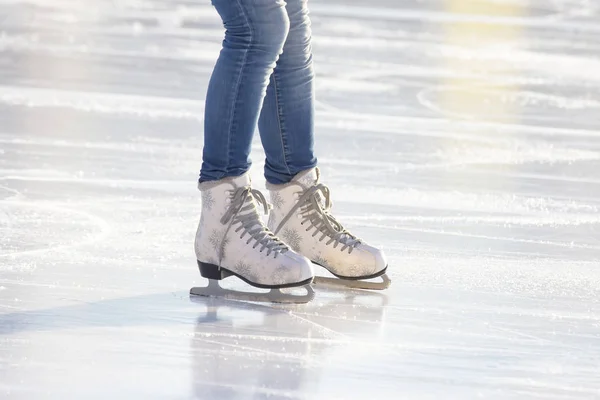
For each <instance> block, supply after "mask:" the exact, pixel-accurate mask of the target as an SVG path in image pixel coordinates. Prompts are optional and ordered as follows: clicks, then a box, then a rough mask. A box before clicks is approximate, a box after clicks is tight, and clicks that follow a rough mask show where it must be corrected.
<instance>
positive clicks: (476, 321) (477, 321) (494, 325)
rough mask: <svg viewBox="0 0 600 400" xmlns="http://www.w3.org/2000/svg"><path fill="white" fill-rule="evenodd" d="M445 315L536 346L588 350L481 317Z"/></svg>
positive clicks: (445, 312)
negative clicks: (505, 326)
mask: <svg viewBox="0 0 600 400" xmlns="http://www.w3.org/2000/svg"><path fill="white" fill-rule="evenodd" d="M443 314H444V315H446V316H449V317H451V318H452V319H453V320H454V321H458V320H467V321H469V326H474V325H483V326H484V327H485V328H486V329H491V330H494V331H496V332H501V333H507V334H509V335H514V336H517V337H520V338H522V339H527V340H531V341H533V342H536V344H539V345H542V344H543V345H549V346H552V347H556V348H567V349H571V350H577V351H581V352H585V351H586V349H584V348H583V347H579V346H573V345H571V344H567V343H561V342H560V341H559V340H551V339H546V338H543V337H540V336H539V335H534V334H531V333H525V332H522V331H520V330H517V329H511V328H504V327H502V326H499V323H498V322H489V321H485V320H484V321H482V319H481V317H468V316H465V315H461V314H457V313H452V312H447V311H444V312H443ZM480 335H481V336H486V334H485V333H483V332H482V333H480ZM499 338H504V337H503V336H500V337H499Z"/></svg>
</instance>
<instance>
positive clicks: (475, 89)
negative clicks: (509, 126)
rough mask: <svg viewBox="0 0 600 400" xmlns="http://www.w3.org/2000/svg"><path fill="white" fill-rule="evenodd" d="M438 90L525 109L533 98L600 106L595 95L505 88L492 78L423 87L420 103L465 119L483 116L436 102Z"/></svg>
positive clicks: (564, 106) (574, 106)
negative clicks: (463, 83) (481, 80)
mask: <svg viewBox="0 0 600 400" xmlns="http://www.w3.org/2000/svg"><path fill="white" fill-rule="evenodd" d="M436 93H438V94H439V93H457V96H460V94H461V93H465V94H467V93H468V94H471V95H479V96H482V97H483V96H487V97H491V98H492V100H495V99H497V98H502V101H503V102H504V103H506V102H507V101H508V102H509V103H508V104H509V105H510V104H513V105H514V107H515V108H517V109H522V107H523V106H527V105H528V104H530V103H532V101H535V103H534V104H535V105H536V106H537V107H540V103H541V106H542V107H543V106H544V105H548V106H550V107H553V108H556V109H559V110H580V109H600V102H598V101H595V100H591V99H580V98H573V99H570V98H567V97H564V96H557V95H549V94H544V93H539V92H532V91H524V90H519V91H509V90H508V89H506V88H502V87H499V88H497V89H494V87H493V84H492V83H489V82H481V83H480V84H476V83H470V84H469V85H468V86H452V85H447V86H435V87H427V88H424V89H422V90H420V91H419V92H418V93H417V100H418V102H419V104H421V105H422V106H424V107H426V108H428V109H429V110H431V111H434V112H435V113H438V114H440V115H443V116H446V117H450V118H456V119H464V120H472V121H477V120H481V119H482V116H481V115H475V114H465V113H458V112H454V111H451V110H447V109H445V108H443V107H442V106H441V105H439V104H437V103H435V102H434V101H433V100H431V98H432V94H436ZM505 98H508V100H506V99H505ZM511 100H512V102H511ZM504 103H503V106H505V104H504ZM525 115H527V113H525ZM483 117H486V116H485V115H484V116H483ZM490 117H491V118H492V119H493V118H495V117H496V116H495V115H493V114H492V115H491V116H490ZM530 118H534V119H535V118H536V116H530ZM510 122H512V121H510ZM487 123H496V124H499V125H500V124H503V123H502V122H501V121H496V122H487Z"/></svg>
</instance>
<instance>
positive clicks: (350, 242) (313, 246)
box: [267, 168, 391, 290]
mask: <svg viewBox="0 0 600 400" xmlns="http://www.w3.org/2000/svg"><path fill="white" fill-rule="evenodd" d="M267 188H268V189H269V191H270V193H271V203H272V204H273V210H272V211H271V215H270V217H269V224H268V226H269V228H270V229H271V230H272V231H273V233H274V234H275V235H277V236H278V237H281V239H282V240H283V241H284V242H286V244H287V245H289V246H290V247H291V248H292V249H293V250H295V251H296V252H298V253H300V254H302V255H303V256H305V257H307V258H308V259H310V260H311V261H312V262H313V263H315V264H317V265H320V266H321V267H324V268H325V269H327V270H328V271H329V272H330V273H331V274H332V275H334V276H335V278H331V277H320V276H316V277H315V280H314V282H315V284H325V285H328V286H336V287H344V288H355V289H372V290H382V289H386V288H388V287H389V285H390V283H391V281H390V279H389V278H388V276H387V275H386V270H387V261H386V259H385V256H384V255H383V253H382V252H381V251H380V250H378V249H376V248H374V247H372V246H369V245H368V244H366V243H364V242H363V241H361V240H360V239H358V238H357V237H356V236H354V235H352V234H351V233H350V232H348V231H347V230H345V229H344V227H343V226H342V225H341V224H340V223H339V222H338V221H337V220H336V219H335V218H334V217H333V215H331V214H330V209H331V206H332V203H331V199H330V193H329V188H328V187H327V186H325V185H323V184H322V183H320V182H319V170H318V168H313V169H310V170H307V171H303V172H302V173H300V174H298V175H297V176H295V177H294V179H293V180H292V181H291V182H290V183H288V184H284V185H272V184H268V185H267ZM373 278H381V282H377V281H367V280H371V279H373Z"/></svg>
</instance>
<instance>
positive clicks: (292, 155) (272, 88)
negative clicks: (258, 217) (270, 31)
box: [258, 0, 317, 184]
mask: <svg viewBox="0 0 600 400" xmlns="http://www.w3.org/2000/svg"><path fill="white" fill-rule="evenodd" d="M307 1H308V0H288V1H287V6H286V9H287V13H288V16H289V20H290V31H289V34H288V37H287V40H286V42H285V45H284V47H283V53H282V54H281V56H280V57H279V60H278V61H277V66H276V67H275V71H274V72H273V74H272V75H271V77H270V82H269V86H268V88H267V95H266V98H265V101H264V105H263V109H262V112H261V115H260V119H259V122H258V125H259V130H260V137H261V140H262V144H263V147H264V149H265V153H266V162H265V178H266V179H267V182H269V183H272V184H282V183H288V182H289V181H291V179H292V178H293V177H294V176H295V175H296V174H298V173H299V172H300V171H304V170H307V169H310V168H312V167H315V166H316V164H317V160H316V158H315V155H314V152H313V144H314V136H313V131H314V71H313V59H312V48H311V29H310V19H309V16H308V5H307Z"/></svg>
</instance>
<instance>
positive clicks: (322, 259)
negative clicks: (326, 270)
mask: <svg viewBox="0 0 600 400" xmlns="http://www.w3.org/2000/svg"><path fill="white" fill-rule="evenodd" d="M313 262H314V263H315V264H319V265H320V266H322V267H327V266H328V265H329V261H327V259H326V258H325V257H323V255H322V254H321V253H319V255H318V256H316V257H315V258H314V260H313Z"/></svg>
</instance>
